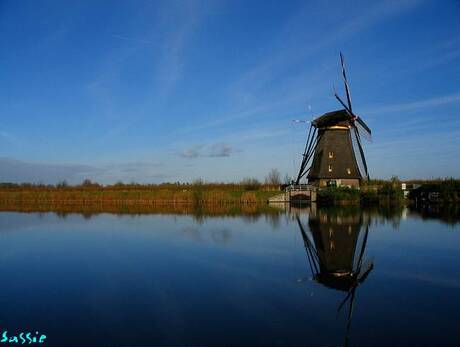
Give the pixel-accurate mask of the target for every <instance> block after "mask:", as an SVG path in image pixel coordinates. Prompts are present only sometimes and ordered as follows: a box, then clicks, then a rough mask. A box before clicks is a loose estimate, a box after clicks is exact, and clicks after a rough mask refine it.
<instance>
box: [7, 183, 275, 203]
mask: <svg viewBox="0 0 460 347" xmlns="http://www.w3.org/2000/svg"><path fill="white" fill-rule="evenodd" d="M278 193H279V187H278V186H272V185H257V186H251V185H244V184H161V185H138V184H130V185H126V184H117V185H111V186H100V185H96V184H91V185H90V184H87V185H79V186H41V185H11V184H10V185H2V186H0V202H1V203H2V204H3V205H5V204H13V205H14V204H16V205H18V204H22V205H29V206H30V205H101V204H102V205H108V206H110V205H112V206H117V205H124V206H149V205H150V206H155V205H167V204H168V205H169V204H191V205H207V204H253V203H258V204H266V203H267V201H268V198H269V197H271V196H273V195H275V194H278Z"/></svg>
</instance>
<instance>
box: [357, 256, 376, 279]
mask: <svg viewBox="0 0 460 347" xmlns="http://www.w3.org/2000/svg"><path fill="white" fill-rule="evenodd" d="M364 268H365V269H364V270H363V271H361V272H360V273H359V274H358V282H359V283H363V282H364V281H365V280H366V278H367V276H369V274H370V273H371V271H372V269H373V268H374V263H373V262H372V261H370V262H368V263H366V265H365V266H364Z"/></svg>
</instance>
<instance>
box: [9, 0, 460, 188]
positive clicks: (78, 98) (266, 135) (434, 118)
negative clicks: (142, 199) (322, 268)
mask: <svg viewBox="0 0 460 347" xmlns="http://www.w3.org/2000/svg"><path fill="white" fill-rule="evenodd" d="M0 33H1V35H0V47H1V50H0V181H13V182H18V181H19V182H20V181H33V182H45V183H55V182H57V181H59V180H62V179H66V180H67V181H69V182H71V183H78V182H80V181H82V180H83V179H84V178H86V177H88V178H91V179H93V180H96V181H99V182H102V183H113V182H116V181H119V180H122V181H125V182H130V181H137V182H154V183H158V182H162V181H177V180H179V181H191V180H193V179H195V178H197V177H202V178H204V179H206V180H209V181H235V180H240V179H241V178H243V177H247V176H254V177H257V178H259V179H263V178H264V177H265V175H266V174H267V172H268V171H269V170H270V169H271V168H278V169H279V170H280V171H281V173H282V174H283V175H284V174H285V173H286V174H289V175H295V173H296V171H297V167H298V165H299V161H300V155H301V152H302V149H303V145H304V141H305V131H306V126H305V125H302V124H300V125H299V124H292V122H291V120H292V119H299V118H300V119H307V120H308V119H311V118H312V117H313V116H317V115H320V114H322V113H324V112H328V111H330V110H334V109H338V108H340V107H339V105H338V103H337V102H336V101H335V99H334V98H333V94H332V86H333V85H335V86H336V88H337V89H338V90H339V92H340V93H342V84H341V80H340V68H339V59H338V58H339V56H338V54H339V51H342V52H343V53H344V55H345V59H346V64H347V69H348V75H349V80H350V85H351V92H352V98H353V106H354V111H355V112H356V113H357V114H359V115H360V116H362V118H363V119H364V120H365V121H366V122H367V124H368V125H369V126H370V127H371V128H372V130H373V142H372V143H365V151H366V154H367V158H368V164H369V170H370V174H371V176H372V177H382V178H387V177H390V176H392V175H397V176H399V177H401V178H431V177H446V176H455V177H459V176H460V140H459V137H460V127H459V126H460V2H458V1H434V0H433V1H429V0H425V1H424V0H420V1H419V0H409V1H405V0H404V1H374V2H372V1H362V2H359V1H353V4H350V3H349V2H335V1H318V2H307V1H158V2H154V1H73V2H70V1H4V0H0Z"/></svg>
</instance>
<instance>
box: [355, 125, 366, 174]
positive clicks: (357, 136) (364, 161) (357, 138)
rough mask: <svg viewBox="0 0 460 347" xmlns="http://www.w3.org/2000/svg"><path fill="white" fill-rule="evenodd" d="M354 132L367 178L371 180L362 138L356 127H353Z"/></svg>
mask: <svg viewBox="0 0 460 347" xmlns="http://www.w3.org/2000/svg"><path fill="white" fill-rule="evenodd" d="M353 130H354V131H355V137H356V141H357V142H358V148H359V153H360V154H361V160H362V162H363V166H364V171H365V173H366V178H367V179H369V172H368V171H367V163H366V157H365V156H364V151H363V146H362V145H361V138H360V136H359V132H358V130H357V129H356V126H354V127H353Z"/></svg>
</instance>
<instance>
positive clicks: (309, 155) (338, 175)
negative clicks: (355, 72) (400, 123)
mask: <svg viewBox="0 0 460 347" xmlns="http://www.w3.org/2000/svg"><path fill="white" fill-rule="evenodd" d="M340 62H341V66H342V76H343V81H344V84H345V92H346V96H347V103H346V104H345V102H343V101H342V99H341V98H340V97H339V96H338V95H337V93H335V92H334V96H335V97H336V99H337V100H338V101H339V102H340V104H341V105H342V107H343V109H340V110H337V111H332V112H328V113H326V114H324V115H322V116H320V117H317V118H315V119H314V120H313V121H311V125H310V129H309V131H308V137H307V143H306V145H305V151H304V154H303V159H302V163H301V165H300V170H299V173H298V175H297V179H296V182H295V183H296V185H298V184H300V180H301V179H302V178H303V177H304V176H305V175H307V178H308V183H309V184H312V185H315V186H317V187H325V186H340V185H345V186H351V187H359V185H360V183H361V181H362V180H363V179H369V173H368V170H367V163H366V158H365V156H364V150H363V147H362V143H361V135H363V136H364V137H366V138H368V139H370V136H371V129H369V127H368V126H367V125H366V123H364V121H363V120H362V119H361V118H360V117H358V116H357V115H356V114H355V113H353V108H352V105H351V96H350V88H349V85H348V80H347V75H346V72H345V64H344V59H343V55H342V53H340ZM356 147H357V149H358V151H359V157H360V161H361V168H360V166H359V165H358V160H357V158H356V157H357V156H356V153H355V148H356ZM310 163H311V165H310V166H309V164H310Z"/></svg>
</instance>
